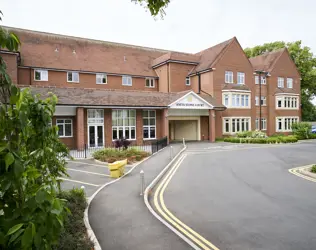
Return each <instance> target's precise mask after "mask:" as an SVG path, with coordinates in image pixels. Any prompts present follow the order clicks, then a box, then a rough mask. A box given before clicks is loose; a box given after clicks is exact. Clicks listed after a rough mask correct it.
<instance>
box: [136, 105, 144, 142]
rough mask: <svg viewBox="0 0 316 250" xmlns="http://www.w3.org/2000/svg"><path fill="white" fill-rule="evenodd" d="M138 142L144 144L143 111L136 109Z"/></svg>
mask: <svg viewBox="0 0 316 250" xmlns="http://www.w3.org/2000/svg"><path fill="white" fill-rule="evenodd" d="M136 142H137V144H143V110H142V109H136Z"/></svg>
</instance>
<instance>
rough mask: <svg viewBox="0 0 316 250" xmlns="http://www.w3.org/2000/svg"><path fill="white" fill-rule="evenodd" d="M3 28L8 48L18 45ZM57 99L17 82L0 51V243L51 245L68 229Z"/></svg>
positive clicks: (13, 246) (4, 245) (7, 245)
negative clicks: (54, 121) (55, 119)
mask: <svg viewBox="0 0 316 250" xmlns="http://www.w3.org/2000/svg"><path fill="white" fill-rule="evenodd" d="M0 30H3V29H2V28H1V27H0ZM1 34H6V35H4V36H0V43H1V45H3V46H4V48H6V49H9V50H16V49H18V45H19V43H20V42H19V40H18V38H17V37H16V36H15V35H14V34H12V33H1ZM56 102H57V98H56V96H53V95H52V96H50V97H49V98H47V99H46V100H42V99H41V98H40V96H38V95H33V94H32V93H31V92H30V90H29V89H24V90H22V91H21V90H20V89H19V88H17V87H16V86H15V85H13V84H12V82H11V79H10V76H9V75H8V74H7V72H6V64H5V62H4V60H3V59H2V58H1V57H0V249H50V248H51V246H52V245H53V244H55V243H57V241H58V239H59V235H60V232H61V230H62V229H63V221H64V218H65V215H66V213H67V209H66V208H65V206H64V203H65V201H64V200H62V199H58V198H57V193H58V192H59V189H60V187H59V186H60V182H59V177H61V176H62V175H64V174H66V170H65V164H66V160H65V159H66V157H67V156H68V150H67V148H66V147H65V145H64V144H62V143H61V142H60V141H59V139H58V136H57V132H58V128H57V127H56V126H51V120H52V116H53V114H54V111H55V105H56Z"/></svg>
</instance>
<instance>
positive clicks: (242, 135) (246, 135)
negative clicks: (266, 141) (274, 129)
mask: <svg viewBox="0 0 316 250" xmlns="http://www.w3.org/2000/svg"><path fill="white" fill-rule="evenodd" d="M236 137H237V138H265V137H267V134H266V133H264V132H262V131H258V130H256V131H243V132H240V133H237V134H236Z"/></svg>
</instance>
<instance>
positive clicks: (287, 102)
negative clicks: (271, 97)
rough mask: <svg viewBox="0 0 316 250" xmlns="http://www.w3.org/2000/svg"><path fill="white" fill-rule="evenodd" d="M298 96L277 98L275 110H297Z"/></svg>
mask: <svg viewBox="0 0 316 250" xmlns="http://www.w3.org/2000/svg"><path fill="white" fill-rule="evenodd" d="M298 98H299V97H298V96H285V95H284V96H277V97H276V108H277V109H299V106H298V105H299V101H298Z"/></svg>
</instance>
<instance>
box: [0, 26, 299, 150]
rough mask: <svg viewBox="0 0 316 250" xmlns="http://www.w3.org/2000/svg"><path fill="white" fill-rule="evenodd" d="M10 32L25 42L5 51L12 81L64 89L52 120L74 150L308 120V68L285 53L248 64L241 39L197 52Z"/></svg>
mask: <svg viewBox="0 0 316 250" xmlns="http://www.w3.org/2000/svg"><path fill="white" fill-rule="evenodd" d="M8 29H10V30H11V31H13V32H15V33H16V34H17V35H18V36H19V37H20V40H21V42H22V45H21V48H20V52H18V53H11V52H7V51H1V56H2V57H3V58H4V59H5V61H6V62H7V67H8V71H9V73H10V75H11V77H12V79H13V81H14V82H15V83H16V84H17V85H19V86H21V87H24V86H28V87H30V88H31V90H32V91H33V92H34V93H40V94H42V95H43V96H46V95H47V94H48V93H49V92H53V93H55V94H56V95H57V97H58V99H59V101H58V106H57V108H56V113H55V116H54V119H53V124H56V125H57V126H58V127H59V135H60V138H61V140H63V141H64V142H65V143H66V144H67V145H68V146H69V147H71V148H80V147H82V146H83V145H84V144H87V145H88V146H89V147H96V146H103V145H109V144H111V143H112V141H113V140H114V139H116V138H118V137H125V138H127V139H129V140H133V141H135V142H137V143H143V142H144V141H150V140H153V139H159V138H162V137H165V136H167V137H168V139H169V140H170V141H172V140H181V139H182V138H185V139H186V140H210V141H214V140H215V138H219V137H223V136H226V135H232V134H235V133H237V132H240V131H245V130H255V129H259V128H260V129H261V130H263V131H266V132H267V134H269V135H271V134H274V133H276V132H289V131H290V130H291V123H293V122H295V121H298V120H300V116H301V110H300V74H299V72H298V70H297V68H296V67H295V64H294V62H293V61H292V60H291V58H290V56H289V53H288V51H287V50H286V49H283V50H279V51H275V52H272V53H267V54H264V55H262V56H258V57H255V58H250V60H249V59H248V58H247V56H246V55H245V53H244V51H243V49H242V47H241V46H240V44H239V42H238V40H237V39H236V38H235V37H234V38H232V39H230V40H228V41H225V42H223V43H220V44H218V45H215V46H213V47H210V48H208V49H206V50H203V51H201V52H199V53H196V54H189V53H180V52H173V51H166V50H161V49H153V48H146V47H139V46H133V45H126V44H118V43H111V42H104V41H96V40H90V39H83V38H76V37H69V36H63V35H56V34H49V33H42V32H36V31H29V30H22V29H16V28H8ZM259 75H260V77H259ZM259 79H260V83H259ZM260 94H261V95H260ZM260 96H261V97H260ZM260 117H261V123H260Z"/></svg>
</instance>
